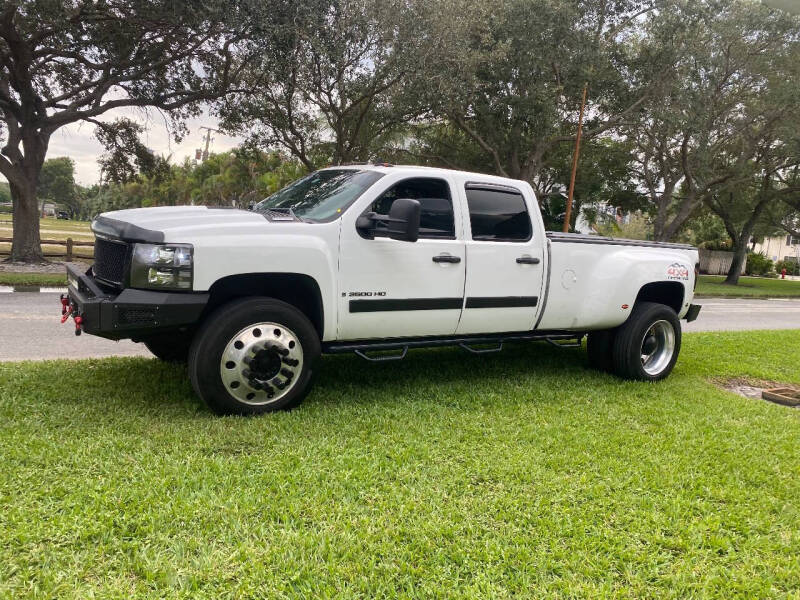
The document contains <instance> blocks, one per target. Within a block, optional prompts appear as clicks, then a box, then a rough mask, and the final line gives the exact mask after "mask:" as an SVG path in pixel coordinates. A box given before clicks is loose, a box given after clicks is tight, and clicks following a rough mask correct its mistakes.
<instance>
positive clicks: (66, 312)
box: [61, 294, 72, 323]
mask: <svg viewBox="0 0 800 600" xmlns="http://www.w3.org/2000/svg"><path fill="white" fill-rule="evenodd" d="M71 314H72V303H71V302H70V301H69V296H65V295H64V294H61V322H62V323H66V322H67V319H69V316H70V315H71Z"/></svg>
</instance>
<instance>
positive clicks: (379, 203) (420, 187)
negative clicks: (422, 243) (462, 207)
mask: <svg viewBox="0 0 800 600" xmlns="http://www.w3.org/2000/svg"><path fill="white" fill-rule="evenodd" d="M398 198H411V199H413V200H417V201H419V206H420V216H419V237H421V238H447V239H454V238H455V237H456V229H455V222H454V220H453V201H452V199H451V197H450V186H449V185H448V184H447V182H446V181H444V180H442V179H429V178H424V177H417V178H414V179H406V180H404V181H401V182H400V183H397V184H395V185H393V186H392V187H390V188H389V189H388V190H386V191H385V192H384V193H383V194H382V195H381V196H380V197H379V198H378V199H377V200H375V202H373V203H372V207H371V208H370V210H372V211H374V212H376V213H378V214H381V215H388V214H389V209H391V207H392V203H393V202H394V201H395V200H397V199H398Z"/></svg>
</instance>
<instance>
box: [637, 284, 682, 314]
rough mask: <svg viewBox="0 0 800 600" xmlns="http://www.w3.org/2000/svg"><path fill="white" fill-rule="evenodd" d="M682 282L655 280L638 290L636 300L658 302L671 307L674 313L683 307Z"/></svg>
mask: <svg viewBox="0 0 800 600" xmlns="http://www.w3.org/2000/svg"><path fill="white" fill-rule="evenodd" d="M683 294H684V289H683V284H682V283H678V282H677V281H655V282H653V283H648V284H646V285H645V286H643V287H642V289H640V290H639V294H638V295H637V296H636V302H658V303H659V304H665V305H667V306H669V307H670V308H672V309H673V310H674V311H675V312H676V313H680V312H681V308H682V307H683Z"/></svg>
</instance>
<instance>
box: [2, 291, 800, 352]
mask: <svg viewBox="0 0 800 600" xmlns="http://www.w3.org/2000/svg"><path fill="white" fill-rule="evenodd" d="M58 298H59V293H58V292H41V293H35V292H11V293H0V361H9V360H29V359H52V358H87V357H92V356H151V355H150V353H149V352H147V349H146V348H145V347H144V346H142V345H141V344H134V343H133V342H131V341H129V340H124V341H121V342H112V341H110V340H104V339H102V338H98V337H94V336H91V335H82V336H80V337H76V336H75V333H74V331H75V327H74V325H73V324H72V320H70V321H68V322H67V323H65V324H63V325H62V324H61V323H60V322H59V318H60V310H61V309H60V303H59V300H58ZM697 302H698V303H700V304H702V305H703V309H702V310H701V312H700V317H699V318H698V319H697V321H695V322H693V323H688V324H686V323H685V322H684V330H685V331H725V330H728V331H741V330H747V329H800V300H777V299H775V300H749V299H748V300H744V299H742V300H738V299H722V298H707V299H698V300H697Z"/></svg>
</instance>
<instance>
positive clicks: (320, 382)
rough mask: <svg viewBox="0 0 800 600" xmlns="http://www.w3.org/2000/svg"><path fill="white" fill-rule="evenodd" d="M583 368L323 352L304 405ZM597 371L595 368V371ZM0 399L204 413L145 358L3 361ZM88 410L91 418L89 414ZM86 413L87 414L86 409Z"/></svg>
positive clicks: (434, 391) (569, 354) (494, 383)
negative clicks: (377, 360) (373, 360)
mask: <svg viewBox="0 0 800 600" xmlns="http://www.w3.org/2000/svg"><path fill="white" fill-rule="evenodd" d="M576 372H580V373H581V376H580V377H581V378H583V377H585V375H586V374H587V373H593V372H591V371H589V370H588V365H587V362H586V355H585V351H584V349H583V348H554V347H552V346H550V345H547V344H544V343H538V342H537V343H514V344H507V345H506V346H504V348H503V351H502V352H497V353H491V354H484V355H475V354H470V353H468V352H467V351H465V350H462V349H460V348H439V349H426V350H413V351H410V352H409V354H408V356H407V357H406V358H405V359H404V360H402V361H387V362H381V363H370V362H367V361H365V360H363V359H361V358H358V357H356V356H350V355H348V356H324V357H323V358H322V359H321V360H320V363H319V365H318V367H317V373H316V381H315V385H314V389H313V391H312V392H311V394H310V395H309V397H308V398H307V399H306V401H305V403H304V406H306V405H317V404H324V405H331V404H347V403H352V402H355V403H375V402H394V401H396V400H397V399H398V398H399V397H405V398H407V397H414V398H417V399H424V398H429V397H430V398H432V399H431V401H432V402H435V401H437V400H436V399H433V397H438V399H439V400H438V401H441V399H442V398H443V397H445V396H448V395H451V394H456V395H457V394H461V395H464V394H465V393H466V392H469V393H481V392H485V393H486V394H490V393H493V392H494V391H496V390H499V389H502V388H503V387H504V386H507V385H513V384H515V383H519V382H523V381H526V380H528V381H529V380H530V378H531V377H535V378H536V379H537V382H542V383H552V384H553V385H557V384H559V382H563V381H564V380H565V379H570V378H574V377H575V375H576ZM595 375H596V376H597V377H601V376H600V375H599V374H595ZM0 389H2V392H0V399H2V400H3V401H2V404H3V405H5V404H6V403H7V401H8V399H9V398H10V397H14V398H15V399H18V398H21V399H22V400H23V401H27V402H30V403H31V404H43V403H52V404H59V405H62V406H64V407H66V406H69V405H71V406H73V408H76V407H78V406H80V407H81V409H82V410H86V411H89V412H92V413H99V414H102V413H107V412H109V411H113V412H116V411H133V412H138V413H141V412H142V411H147V412H150V411H155V412H158V413H162V414H173V416H177V415H179V414H181V413H183V414H184V415H187V414H191V415H194V416H195V417H201V416H211V412H210V411H209V410H208V409H207V408H206V407H205V405H204V404H203V403H202V402H201V401H200V400H199V399H198V398H197V397H196V396H195V394H194V391H193V390H192V388H191V385H190V383H189V379H188V375H187V372H186V367H185V366H183V365H176V364H170V363H163V362H160V361H158V360H153V359H146V358H107V359H91V360H81V361H45V362H29V363H7V364H5V365H2V366H0ZM96 416H97V414H94V415H93V416H92V418H95V417H96ZM87 418H89V417H88V415H87Z"/></svg>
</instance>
